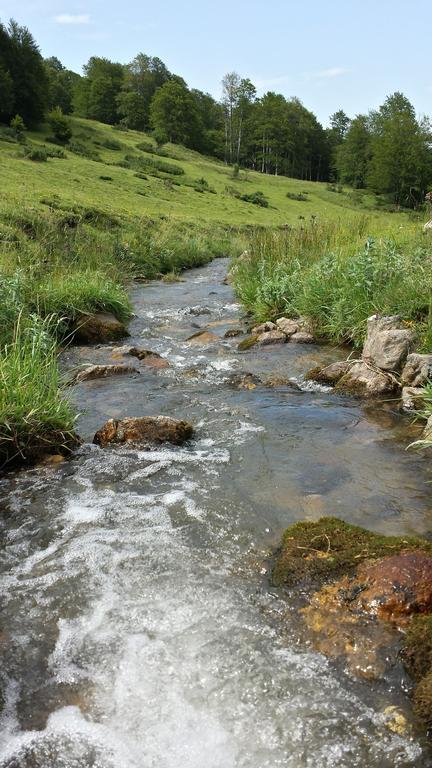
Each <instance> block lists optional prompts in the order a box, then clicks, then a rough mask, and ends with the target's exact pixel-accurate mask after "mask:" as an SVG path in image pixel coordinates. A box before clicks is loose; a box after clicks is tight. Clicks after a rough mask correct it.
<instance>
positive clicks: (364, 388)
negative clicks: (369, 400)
mask: <svg viewBox="0 0 432 768" xmlns="http://www.w3.org/2000/svg"><path fill="white" fill-rule="evenodd" d="M415 339H416V335H415V333H414V331H412V330H411V329H410V328H407V327H406V326H404V324H403V323H402V321H401V318H400V317H399V316H398V315H393V316H391V317H381V316H380V315H372V317H370V318H369V319H368V323H367V336H366V341H365V344H364V347H363V351H362V354H361V359H360V360H352V361H344V362H341V363H333V364H332V365H330V366H326V368H322V369H313V370H312V371H309V373H308V375H307V378H309V379H312V380H314V381H319V382H321V383H328V384H332V385H334V386H336V388H337V389H338V390H339V391H345V392H350V393H352V394H356V395H360V396H364V397H376V396H379V395H387V394H391V393H395V392H399V391H400V387H401V385H400V381H401V380H402V381H403V380H404V374H405V371H406V369H407V367H408V360H409V359H411V363H410V365H411V368H414V369H415V372H416V373H415V374H411V375H412V376H413V378H414V379H416V375H417V374H419V372H420V369H421V370H423V368H425V365H424V362H423V363H420V362H419V361H415V360H414V358H421V357H425V356H424V355H414V354H410V353H411V350H412V348H413V346H414V343H415ZM427 357H428V356H427ZM422 366H423V367H422ZM407 375H408V374H407ZM419 379H421V376H420V375H419ZM407 383H408V382H407Z"/></svg>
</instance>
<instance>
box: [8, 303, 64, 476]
mask: <svg viewBox="0 0 432 768" xmlns="http://www.w3.org/2000/svg"><path fill="white" fill-rule="evenodd" d="M53 325H55V321H54V320H53V319H52V318H46V319H45V320H41V319H40V318H38V317H32V318H26V319H24V318H23V317H19V318H18V320H17V323H16V325H15V334H14V338H13V339H12V341H11V342H10V343H9V344H7V345H5V346H3V348H2V349H1V350H0V462H1V464H3V463H7V462H14V461H17V460H22V459H36V458H38V457H39V456H41V455H44V454H47V453H51V452H53V451H54V452H60V451H61V452H63V451H67V450H68V448H69V447H71V446H72V445H74V444H75V443H76V438H75V436H74V421H75V418H74V413H73V409H72V407H71V406H70V404H69V403H68V401H67V399H66V398H65V397H64V394H63V390H62V385H61V382H60V378H59V372H58V367H57V355H58V350H57V344H56V342H55V340H54V336H55V333H53V331H54V330H55V329H54V328H53Z"/></svg>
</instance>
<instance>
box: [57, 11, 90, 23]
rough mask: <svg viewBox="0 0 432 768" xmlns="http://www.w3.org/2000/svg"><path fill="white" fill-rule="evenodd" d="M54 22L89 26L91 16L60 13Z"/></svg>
mask: <svg viewBox="0 0 432 768" xmlns="http://www.w3.org/2000/svg"><path fill="white" fill-rule="evenodd" d="M54 20H55V21H56V22H57V24H89V23H90V16H89V15H88V13H60V14H59V16H55V19H54Z"/></svg>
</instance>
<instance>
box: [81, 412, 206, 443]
mask: <svg viewBox="0 0 432 768" xmlns="http://www.w3.org/2000/svg"><path fill="white" fill-rule="evenodd" d="M193 432H194V430H193V427H192V424H190V423H189V422H188V421H179V420H178V419H172V418H171V417H169V416H141V417H139V418H125V419H120V420H117V419H110V420H109V421H107V422H106V423H105V424H104V425H103V427H101V429H99V430H98V431H97V432H96V434H95V436H94V439H93V442H94V443H96V444H97V445H100V446H101V447H102V448H105V447H106V446H107V445H110V444H117V445H118V444H123V443H143V442H144V443H173V444H174V445H181V444H182V443H184V442H185V441H186V440H189V439H190V438H191V437H192V436H193Z"/></svg>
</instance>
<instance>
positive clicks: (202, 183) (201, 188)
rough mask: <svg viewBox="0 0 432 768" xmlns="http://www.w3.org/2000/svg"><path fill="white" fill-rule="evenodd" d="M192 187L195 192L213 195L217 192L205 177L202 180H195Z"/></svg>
mask: <svg viewBox="0 0 432 768" xmlns="http://www.w3.org/2000/svg"><path fill="white" fill-rule="evenodd" d="M192 186H193V188H194V190H195V192H211V194H213V195H215V194H216V190H215V189H213V187H211V186H210V184H209V183H208V181H207V179H204V178H203V177H201V178H200V179H195V181H194V182H193V185H192Z"/></svg>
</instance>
